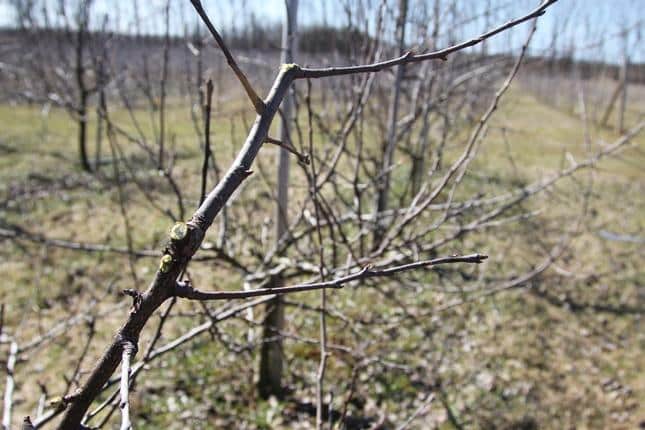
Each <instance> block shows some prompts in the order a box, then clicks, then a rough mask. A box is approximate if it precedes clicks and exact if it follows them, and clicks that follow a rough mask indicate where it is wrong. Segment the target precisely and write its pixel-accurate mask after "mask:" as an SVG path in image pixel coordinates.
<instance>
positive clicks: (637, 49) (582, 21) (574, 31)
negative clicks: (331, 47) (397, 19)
mask: <svg viewBox="0 0 645 430" xmlns="http://www.w3.org/2000/svg"><path fill="white" fill-rule="evenodd" d="M16 1H21V0H0V26H2V27H11V26H14V25H16V17H15V13H14V9H13V7H12V3H15V2H16ZM22 1H24V0H22ZM77 1H78V0H68V1H67V2H68V3H69V4H70V5H73V4H74V3H76V2H77ZM360 2H361V3H362V4H363V5H364V8H363V13H362V16H360V15H358V16H356V15H355V16H353V17H352V19H353V21H354V22H357V21H360V22H363V23H364V22H365V20H367V21H369V22H372V23H373V22H374V20H375V15H376V11H377V8H378V4H379V3H380V0H361V1H360ZM40 3H41V4H46V5H47V7H48V8H49V9H50V10H51V13H53V12H54V10H55V7H56V4H57V3H58V0H41V2H40ZM345 3H347V0H344V1H340V0H301V2H300V10H299V22H300V23H301V25H311V24H327V25H333V26H338V27H342V26H346V25H347V24H348V22H349V18H348V15H347V13H346V12H345V11H344V9H343V6H342V5H343V4H345ZM357 3H359V2H358V1H354V2H353V3H352V4H357ZM389 3H390V4H391V5H390V10H389V13H390V14H391V15H392V16H393V15H394V14H395V8H396V3H397V1H396V0H389ZM410 3H411V4H412V5H413V11H412V13H411V14H410V16H411V19H412V20H413V21H414V20H415V19H417V20H418V18H419V17H422V16H423V14H422V13H421V9H420V5H421V4H422V3H423V1H419V0H410ZM426 3H427V4H429V5H432V4H433V3H434V0H426ZM443 3H444V8H443V9H444V10H446V11H447V10H448V7H449V5H451V4H456V5H457V8H458V9H459V11H458V13H460V14H461V15H462V16H464V17H465V18H468V17H473V16H479V18H478V19H476V20H474V21H472V22H470V23H468V24H466V25H462V26H460V28H459V30H458V32H457V35H456V36H457V37H458V38H468V37H472V36H475V35H477V34H479V33H481V32H482V31H483V30H484V28H485V27H486V19H487V20H488V26H489V27H490V26H493V25H496V24H500V23H502V22H504V21H506V20H508V19H510V18H511V17H513V16H519V15H520V14H522V13H524V12H525V11H528V10H529V9H531V8H533V7H535V6H536V5H537V1H536V0H510V1H509V0H456V1H452V0H444V1H443ZM93 4H94V6H93V13H92V20H93V23H94V28H96V27H97V26H98V25H99V23H100V22H102V17H104V16H105V15H107V16H108V17H109V22H110V27H111V29H116V30H118V31H119V32H133V31H134V29H135V24H134V23H135V19H136V16H137V15H136V14H135V12H134V7H133V5H134V4H135V2H134V1H132V0H94V3H93ZM138 4H139V15H138V16H139V21H140V29H141V31H142V32H144V33H147V34H159V33H161V32H162V31H163V19H162V16H163V9H164V6H165V4H166V0H146V1H142V0H140V1H139V3H138ZM203 4H204V5H205V8H206V9H207V11H208V12H209V15H210V16H211V19H212V20H213V21H214V22H215V24H216V25H217V26H219V28H221V29H223V30H231V29H233V28H235V29H237V30H240V29H242V28H244V26H247V25H248V23H249V22H251V20H252V19H254V20H255V21H256V22H259V23H271V24H278V23H280V22H281V19H282V14H283V8H284V5H283V4H284V1H283V0H203ZM489 5H490V7H491V9H492V10H493V11H492V13H490V14H489V15H488V18H485V16H483V11H484V10H485V9H486V8H487V7H488V6H489ZM644 6H645V0H560V1H559V2H558V3H556V4H555V5H554V6H553V7H551V8H550V9H549V11H548V12H547V13H546V15H545V16H543V17H542V18H540V24H539V31H538V33H537V34H536V36H535V38H534V41H533V44H532V53H533V54H534V55H535V54H545V53H549V52H551V48H552V46H553V40H554V35H557V38H556V39H557V43H556V50H557V51H558V53H559V54H560V55H563V54H566V53H568V52H574V53H575V54H574V55H575V56H576V57H577V58H584V59H592V60H601V61H609V62H612V63H618V62H621V61H622V55H623V51H624V44H625V40H624V38H623V37H622V35H621V33H622V32H623V31H624V30H626V29H627V30H629V34H628V37H627V52H628V55H629V56H630V60H631V61H632V62H644V61H645V50H644V49H643V47H642V45H643V44H642V43H640V41H641V36H640V33H641V32H642V30H643V25H644V24H645V7H644ZM171 8H172V14H171V31H172V33H174V34H182V33H183V32H184V29H185V28H186V26H187V25H188V26H189V27H192V26H195V25H198V21H197V18H196V16H195V14H194V11H193V10H192V7H191V5H190V2H189V1H188V0H171ZM429 10H430V11H431V10H432V8H431V7H430V8H429ZM39 13H40V12H39ZM444 20H446V21H448V20H447V18H446V17H444ZM417 24H418V23H417ZM414 25H415V23H412V26H411V27H412V31H410V32H409V34H410V35H412V36H411V37H413V35H414ZM525 33H526V26H524V27H518V28H516V29H513V30H512V31H511V32H510V33H509V34H502V35H499V36H497V37H496V38H494V39H493V40H491V41H490V42H488V44H489V45H488V47H489V52H505V51H508V49H509V46H510V47H511V49H517V48H518V47H519V46H520V44H521V43H522V40H523V39H524V34H525ZM410 42H411V44H415V41H414V40H411V41H410ZM445 42H446V43H447V40H446V41H445ZM440 44H441V42H440Z"/></svg>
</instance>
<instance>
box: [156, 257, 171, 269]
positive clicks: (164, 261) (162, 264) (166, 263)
mask: <svg viewBox="0 0 645 430" xmlns="http://www.w3.org/2000/svg"><path fill="white" fill-rule="evenodd" d="M170 266H172V256H171V255H168V254H165V255H164V256H163V257H161V260H160V261H159V271H161V272H162V273H168V272H169V271H170Z"/></svg>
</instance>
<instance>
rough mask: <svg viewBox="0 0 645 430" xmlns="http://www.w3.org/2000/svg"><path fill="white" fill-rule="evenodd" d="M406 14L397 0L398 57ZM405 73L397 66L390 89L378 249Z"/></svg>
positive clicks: (403, 2) (377, 225)
mask: <svg viewBox="0 0 645 430" xmlns="http://www.w3.org/2000/svg"><path fill="white" fill-rule="evenodd" d="M407 14H408V0H399V17H398V19H397V22H396V35H397V42H398V50H399V52H398V53H399V55H401V54H403V50H404V49H405V22H406V19H407ZM404 73H405V65H403V64H399V65H398V66H396V69H395V80H394V87H393V89H392V100H391V103H390V108H389V111H388V124H389V125H388V133H387V140H386V141H385V144H384V146H383V151H382V155H383V159H382V164H381V165H382V168H381V173H380V176H381V178H380V179H379V180H378V181H377V192H376V204H375V208H374V209H375V211H374V216H375V221H376V222H375V227H374V240H373V247H375V248H376V247H378V245H379V243H380V242H381V239H382V238H383V231H384V226H383V225H382V220H381V215H380V214H381V212H383V211H384V210H385V209H387V202H388V199H389V193H390V169H391V168H392V162H393V159H394V148H395V147H396V142H395V139H396V121H397V117H398V113H399V99H400V97H401V84H402V82H403V75H404Z"/></svg>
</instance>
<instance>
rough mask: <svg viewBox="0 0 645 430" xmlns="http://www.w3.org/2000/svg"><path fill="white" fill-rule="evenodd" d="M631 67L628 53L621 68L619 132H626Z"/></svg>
mask: <svg viewBox="0 0 645 430" xmlns="http://www.w3.org/2000/svg"><path fill="white" fill-rule="evenodd" d="M628 66H629V57H628V56H627V52H625V54H624V58H623V66H622V67H621V68H620V85H621V87H622V89H623V90H622V92H621V97H620V110H619V111H618V132H619V133H624V132H625V110H626V109H627V67H628Z"/></svg>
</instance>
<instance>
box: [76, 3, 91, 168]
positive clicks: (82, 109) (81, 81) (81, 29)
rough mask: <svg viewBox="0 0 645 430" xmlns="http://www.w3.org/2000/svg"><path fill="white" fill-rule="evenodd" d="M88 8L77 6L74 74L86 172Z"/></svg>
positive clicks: (88, 163)
mask: <svg viewBox="0 0 645 430" xmlns="http://www.w3.org/2000/svg"><path fill="white" fill-rule="evenodd" d="M88 7H89V5H88V4H81V5H80V6H79V15H78V30H77V32H76V65H75V70H74V72H75V75H76V85H77V86H78V94H79V100H78V107H77V109H76V114H77V115H78V150H79V155H80V161H81V167H82V168H83V170H85V171H86V172H91V171H92V167H91V166H90V162H89V158H88V156H87V99H88V96H89V91H88V90H87V87H86V85H85V66H84V64H83V52H84V50H85V36H86V30H87V20H88V19H89V18H88V15H89V14H88V10H87V8H88Z"/></svg>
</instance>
